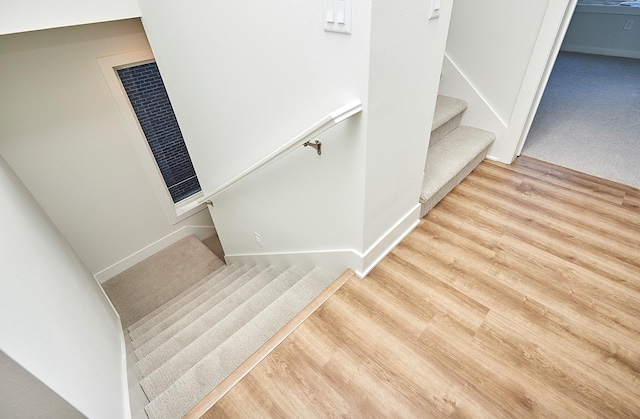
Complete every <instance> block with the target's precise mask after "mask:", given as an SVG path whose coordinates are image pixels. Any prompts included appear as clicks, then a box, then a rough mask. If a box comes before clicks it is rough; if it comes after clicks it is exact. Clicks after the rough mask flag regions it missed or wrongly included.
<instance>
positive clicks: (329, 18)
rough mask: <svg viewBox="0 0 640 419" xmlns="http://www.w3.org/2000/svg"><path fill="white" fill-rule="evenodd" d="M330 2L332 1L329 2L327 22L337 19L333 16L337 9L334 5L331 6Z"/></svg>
mask: <svg viewBox="0 0 640 419" xmlns="http://www.w3.org/2000/svg"><path fill="white" fill-rule="evenodd" d="M329 3H330V2H327V23H333V22H334V20H335V19H334V17H333V15H334V13H335V10H334V7H333V5H331V6H329Z"/></svg>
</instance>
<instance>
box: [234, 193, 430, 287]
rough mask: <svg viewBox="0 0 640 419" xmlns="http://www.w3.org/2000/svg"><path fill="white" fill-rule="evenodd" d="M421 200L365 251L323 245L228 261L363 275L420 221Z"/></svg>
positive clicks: (246, 256)
mask: <svg viewBox="0 0 640 419" xmlns="http://www.w3.org/2000/svg"><path fill="white" fill-rule="evenodd" d="M419 217H420V204H417V205H416V206H415V207H413V208H412V209H411V210H410V211H409V212H408V213H407V214H405V215H404V216H403V217H402V218H400V219H399V220H398V221H397V222H396V223H395V224H394V225H393V226H392V227H391V228H390V229H389V230H387V231H386V232H385V233H384V234H382V235H381V236H380V237H379V238H378V240H376V242H375V243H374V244H372V245H371V246H370V247H369V248H368V249H367V250H366V251H365V252H359V251H357V250H354V249H323V250H307V251H296V252H281V253H245V254H232V255H225V260H226V262H227V264H232V263H240V264H247V265H275V266H278V267H280V268H282V269H286V268H287V267H289V266H292V265H295V266H298V267H300V268H302V269H308V270H310V269H312V268H314V267H316V266H319V267H321V268H322V269H324V270H325V271H327V272H328V273H330V274H331V275H334V276H336V277H338V276H339V275H341V274H342V273H343V272H344V271H345V269H347V268H351V269H353V270H354V271H355V272H356V275H358V277H360V278H364V277H365V276H366V275H367V274H368V273H369V272H371V270H372V269H373V268H375V267H376V265H377V264H378V263H380V261H382V259H384V257H385V256H387V255H388V254H389V253H390V252H391V251H392V250H393V249H394V248H395V247H396V246H397V245H398V244H399V243H400V242H401V241H402V240H403V239H404V238H405V237H406V236H407V235H408V234H409V233H411V231H413V229H414V228H416V226H417V225H418V224H419V223H420V218H419Z"/></svg>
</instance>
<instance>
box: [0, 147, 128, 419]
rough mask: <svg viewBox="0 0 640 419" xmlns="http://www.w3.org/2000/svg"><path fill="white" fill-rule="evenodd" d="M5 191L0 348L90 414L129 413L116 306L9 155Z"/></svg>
mask: <svg viewBox="0 0 640 419" xmlns="http://www.w3.org/2000/svg"><path fill="white" fill-rule="evenodd" d="M0 195H2V199H1V200H0V231H2V234H1V235H0V278H1V279H2V281H1V283H0V287H1V290H0V350H1V351H2V352H4V353H5V354H6V355H7V356H8V357H10V358H11V359H12V360H13V361H15V362H16V363H18V364H19V365H20V366H22V367H23V368H24V369H25V370H26V371H28V372H29V373H30V374H32V375H33V376H34V377H35V378H37V379H38V380H40V381H41V382H42V383H43V384H45V385H46V386H47V387H49V388H50V389H51V390H53V391H54V392H55V393H57V394H58V395H59V396H60V397H62V398H63V399H65V400H66V401H67V402H68V403H69V404H71V405H72V406H73V407H74V408H75V409H77V410H78V411H80V412H81V413H82V414H84V415H86V416H87V417H91V418H122V417H124V418H126V417H128V416H129V411H128V395H127V385H126V369H125V360H124V340H123V335H122V329H121V326H120V321H119V318H118V316H117V314H116V313H115V311H114V310H113V307H112V306H111V305H110V303H109V301H108V300H107V298H106V296H105V295H104V293H103V291H102V289H101V287H100V286H99V285H98V283H97V282H96V281H95V279H94V278H93V277H92V276H91V274H90V273H89V271H88V270H87V269H86V267H85V266H84V265H83V264H82V262H81V261H80V259H79V258H78V256H77V255H76V254H75V253H74V252H73V250H72V249H71V247H70V246H69V245H68V243H67V242H66V241H65V240H64V238H63V237H62V235H61V234H60V233H59V232H58V230H57V229H56V228H55V226H54V225H53V223H52V222H51V221H50V220H49V218H48V217H47V216H46V214H45V213H44V211H43V210H42V208H41V207H40V206H39V205H38V204H37V202H36V201H35V199H34V198H33V196H31V194H30V193H29V192H28V191H27V189H26V188H25V187H24V185H23V184H22V183H21V182H20V180H19V179H18V178H17V176H16V175H15V174H14V173H13V172H12V171H11V169H10V168H9V166H8V165H7V163H6V162H5V160H4V159H2V158H1V157H0ZM3 374H4V372H3ZM13 391H20V388H19V387H14V389H13ZM16 397H17V396H16Z"/></svg>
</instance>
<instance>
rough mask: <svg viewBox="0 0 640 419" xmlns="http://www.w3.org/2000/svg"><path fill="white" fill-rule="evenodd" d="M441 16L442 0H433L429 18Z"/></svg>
mask: <svg viewBox="0 0 640 419" xmlns="http://www.w3.org/2000/svg"><path fill="white" fill-rule="evenodd" d="M439 17H440V0H431V7H430V8H429V20H431V19H437V18H439Z"/></svg>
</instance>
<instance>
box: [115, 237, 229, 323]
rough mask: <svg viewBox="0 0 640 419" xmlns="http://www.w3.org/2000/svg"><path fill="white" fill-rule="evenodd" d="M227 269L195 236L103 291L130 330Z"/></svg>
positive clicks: (121, 277)
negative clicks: (211, 275)
mask: <svg viewBox="0 0 640 419" xmlns="http://www.w3.org/2000/svg"><path fill="white" fill-rule="evenodd" d="M223 265H224V263H223V262H222V261H221V260H220V259H218V258H217V257H216V256H215V255H214V254H213V253H212V252H211V251H210V250H209V249H208V248H207V247H206V246H205V245H204V244H202V242H201V241H200V240H198V239H197V238H196V237H195V236H193V235H191V236H188V237H185V238H184V239H182V240H180V241H178V242H177V243H175V244H173V245H171V246H169V247H167V248H166V249H164V250H161V251H160V252H158V253H156V254H155V255H153V256H151V257H149V258H147V259H145V260H143V261H142V262H140V263H138V264H137V265H135V266H133V267H131V268H129V269H127V270H126V271H124V272H122V273H121V274H118V275H116V276H115V277H113V278H111V279H110V280H108V281H106V282H105V283H104V284H102V287H103V288H104V290H105V292H106V293H107V295H108V296H109V299H110V300H111V302H112V303H113V306H114V307H115V308H116V311H117V312H118V314H119V315H120V319H121V321H122V325H123V327H129V326H130V325H132V324H133V323H135V322H136V321H138V320H140V319H141V318H143V317H144V316H146V315H148V314H149V313H151V312H153V311H154V310H155V309H157V308H158V307H160V306H161V305H162V304H164V303H166V302H167V301H169V300H170V299H172V298H174V297H175V296H177V295H179V294H180V293H181V292H183V291H184V290H185V289H187V288H188V287H190V286H192V285H194V284H195V283H196V282H198V281H199V280H201V279H203V278H205V277H206V276H207V275H209V274H211V273H212V272H214V271H215V270H216V269H218V268H220V267H221V266H223Z"/></svg>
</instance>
